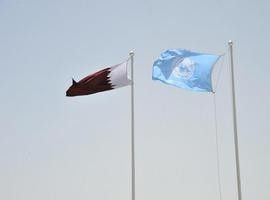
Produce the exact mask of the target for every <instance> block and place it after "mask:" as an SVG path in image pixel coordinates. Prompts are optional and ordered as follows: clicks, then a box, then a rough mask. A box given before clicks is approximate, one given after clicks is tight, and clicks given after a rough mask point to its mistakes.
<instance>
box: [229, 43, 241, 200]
mask: <svg viewBox="0 0 270 200" xmlns="http://www.w3.org/2000/svg"><path fill="white" fill-rule="evenodd" d="M228 45H229V51H230V65H231V82H232V84H231V86H232V88H231V89H232V104H233V130H234V147H235V160H236V162H235V163H236V175H237V194H238V200H242V191H241V177H240V164H239V150H238V135H237V118H236V104H235V86H234V66H233V42H232V41H231V40H229V42H228Z"/></svg>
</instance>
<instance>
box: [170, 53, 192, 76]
mask: <svg viewBox="0 0 270 200" xmlns="http://www.w3.org/2000/svg"><path fill="white" fill-rule="evenodd" d="M195 65H196V63H195V62H194V61H192V60H191V59H189V58H184V59H180V60H179V61H177V62H176V64H175V67H174V69H173V75H174V76H175V77H177V78H183V79H190V78H191V77H192V76H193V73H194V70H195Z"/></svg>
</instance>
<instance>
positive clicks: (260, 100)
mask: <svg viewBox="0 0 270 200" xmlns="http://www.w3.org/2000/svg"><path fill="white" fill-rule="evenodd" d="M269 8H270V3H269V1H267V0H264V1H263V0H261V1H260V0H258V1H251V0H245V1H244V0H226V1H225V0H204V1H199V0H188V1H182V0H167V1H160V0H137V1H135V0H133V1H130V0H115V1H109V0H107V1H105V0H99V1H91V0H90V1H89V0H88V1H87V0H76V1H71V0H65V1H64V0H43V1H42V0H0V24H1V26H0V75H1V78H0V89H1V93H0V97H1V98H0V199H3V200H36V199H38V200H74V199H76V200H85V199H95V200H128V199H130V87H125V88H121V89H118V90H114V91H110V92H104V93H99V94H95V95H91V96H85V97H78V98H67V97H65V91H66V89H67V88H68V87H69V86H70V84H71V78H72V77H74V78H75V79H76V80H79V79H80V78H82V77H84V76H85V75H88V74H89V73H91V72H94V71H96V70H98V69H102V68H103V67H105V66H108V65H114V64H117V63H120V62H122V61H123V60H124V59H126V58H127V57H128V53H129V51H130V50H134V51H135V58H134V59H135V66H134V70H135V74H134V76H135V137H136V141H135V142H136V143H135V145H136V147H135V148H136V170H137V171H136V188H137V191H136V195H137V200H153V199H155V200H164V199H168V200H179V199H185V200H198V199H199V200H219V190H218V179H217V177H218V175H217V154H216V152H217V151H216V150H217V149H216V137H215V124H214V106H213V101H214V97H213V95H212V94H208V93H194V92H190V91H186V90H182V89H178V88H175V87H172V86H168V85H165V84H162V83H160V82H157V81H155V82H154V81H152V80H151V67H152V64H153V61H154V60H155V59H156V58H157V57H158V55H159V54H160V52H161V51H163V50H165V49H167V48H186V49H191V50H194V51H198V52H208V53H214V54H222V53H225V52H227V49H228V47H227V41H228V40H229V39H232V40H233V41H234V44H235V45H234V55H235V81H236V83H235V84H236V101H237V115H238V116H237V117H238V128H239V151H240V165H241V178H242V189H243V200H254V199H260V200H269V199H270V191H269V187H270V172H269V169H270V156H269V153H270V120H269V112H270V106H269V102H270V95H269V89H268V86H269V85H270V79H269V74H270V67H269V61H268V56H269V46H270V40H269V35H270V27H269V22H268V21H267V20H269V19H270V13H269ZM221 61H222V60H221ZM222 63H223V64H222ZM220 69H222V72H221V75H220V81H219V85H218V88H217V93H216V101H217V119H218V123H217V125H218V126H217V129H218V146H219V152H220V155H219V156H220V164H221V168H220V172H221V187H222V191H221V192H222V197H223V199H224V200H225V199H236V197H237V196H236V194H237V193H236V176H235V160H234V146H233V129H232V110H231V91H230V74H229V68H228V56H227V55H226V56H225V57H224V58H223V62H219V63H218V64H217V65H216V68H215V71H214V74H213V79H214V83H216V82H217V81H216V80H217V77H218V71H219V70H220Z"/></svg>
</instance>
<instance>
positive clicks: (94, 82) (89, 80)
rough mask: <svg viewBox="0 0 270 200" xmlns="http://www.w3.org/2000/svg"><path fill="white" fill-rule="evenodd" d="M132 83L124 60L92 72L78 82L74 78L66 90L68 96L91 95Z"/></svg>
mask: <svg viewBox="0 0 270 200" xmlns="http://www.w3.org/2000/svg"><path fill="white" fill-rule="evenodd" d="M130 84H131V80H130V79H128V77H127V62H124V63H121V64H118V65H115V66H112V67H108V68H105V69H102V70H100V71H98V72H96V73H94V74H90V75H88V76H86V77H85V78H83V79H82V80H80V81H78V82H76V81H75V80H74V79H72V85H71V86H70V87H69V89H68V90H67V91H66V96H68V97H73V96H82V95H89V94H94V93H97V92H103V91H106V90H113V89H115V88H119V87H124V86H127V85H130Z"/></svg>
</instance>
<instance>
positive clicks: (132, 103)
mask: <svg viewBox="0 0 270 200" xmlns="http://www.w3.org/2000/svg"><path fill="white" fill-rule="evenodd" d="M129 56H130V63H131V73H130V74H131V200H135V148H134V76H133V64H134V60H133V58H134V52H133V51H131V52H130V53H129Z"/></svg>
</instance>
